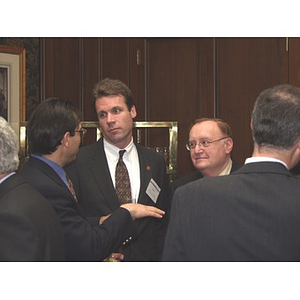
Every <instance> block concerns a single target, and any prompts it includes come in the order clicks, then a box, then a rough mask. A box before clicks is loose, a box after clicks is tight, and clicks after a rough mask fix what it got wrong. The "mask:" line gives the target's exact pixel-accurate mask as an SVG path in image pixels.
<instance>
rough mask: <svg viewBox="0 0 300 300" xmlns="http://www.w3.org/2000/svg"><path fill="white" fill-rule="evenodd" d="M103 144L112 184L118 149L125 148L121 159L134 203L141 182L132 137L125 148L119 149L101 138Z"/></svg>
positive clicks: (137, 157) (137, 158)
mask: <svg viewBox="0 0 300 300" xmlns="http://www.w3.org/2000/svg"><path fill="white" fill-rule="evenodd" d="M103 145H104V152H105V155H106V159H107V163H108V168H109V172H110V176H111V179H112V182H113V185H114V186H115V172H116V165H117V162H118V160H119V151H120V150H126V152H125V153H124V155H123V161H124V163H125V165H126V168H127V170H128V174H129V178H130V187H131V195H132V202H135V203H136V202H137V200H138V197H139V193H140V185H141V183H140V164H139V156H138V153H137V150H136V146H135V144H134V142H133V138H132V139H131V142H130V143H129V145H128V146H127V147H126V148H125V149H119V148H118V147H116V146H114V145H112V144H110V143H108V142H107V141H106V140H105V139H103Z"/></svg>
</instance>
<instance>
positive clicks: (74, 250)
mask: <svg viewBox="0 0 300 300" xmlns="http://www.w3.org/2000/svg"><path fill="white" fill-rule="evenodd" d="M27 132H28V143H29V149H30V151H31V157H30V158H29V160H28V163H27V164H26V165H25V166H24V168H23V169H22V170H21V172H20V173H21V175H22V176H23V177H24V178H25V179H26V180H27V181H28V182H29V183H30V184H31V185H32V186H33V187H34V188H36V189H37V190H38V191H39V192H40V193H41V194H42V195H43V196H44V197H45V198H46V199H47V200H48V201H49V203H50V204H51V205H52V207H53V208H54V210H55V211H56V213H57V215H58V217H59V219H60V222H61V225H62V229H63V232H64V237H65V246H66V260H70V261H101V260H103V259H105V258H106V257H107V256H108V255H109V254H110V253H112V252H114V251H115V250H117V249H119V247H121V245H122V243H127V242H128V241H129V240H131V238H132V236H133V235H134V234H135V232H136V230H135V224H134V220H135V219H137V218H140V217H145V216H146V217H149V216H151V217H158V218H160V217H161V216H162V214H163V212H162V211H161V210H159V209H157V208H155V207H148V206H143V205H140V204H132V203H131V204H124V205H122V206H121V207H119V208H118V209H116V210H115V211H114V212H113V213H112V214H111V216H110V217H109V218H108V219H107V220H106V221H105V222H104V223H103V224H102V225H99V224H98V223H97V224H95V225H94V226H91V224H90V223H89V222H88V221H87V219H86V217H85V215H84V213H83V211H82V208H81V207H80V205H79V203H78V202H77V197H76V194H75V193H74V189H73V187H72V183H71V181H70V180H69V178H68V177H67V176H66V173H65V171H64V169H63V167H64V166H65V165H66V164H68V163H70V162H71V161H73V160H74V159H75V158H76V154H77V152H78V149H79V145H80V143H81V139H82V136H83V134H84V132H85V131H84V129H82V128H81V122H80V119H79V113H78V111H77V110H76V109H75V107H74V106H73V105H72V104H71V103H70V102H68V101H65V100H62V99H48V100H46V101H43V102H42V103H41V104H40V105H39V106H38V107H37V108H36V109H35V111H34V112H33V113H32V115H31V117H30V119H29V121H28V124H27ZM98 219H99V218H98ZM120 258H121V259H122V257H120Z"/></svg>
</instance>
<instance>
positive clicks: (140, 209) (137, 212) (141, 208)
mask: <svg viewBox="0 0 300 300" xmlns="http://www.w3.org/2000/svg"><path fill="white" fill-rule="evenodd" d="M121 207H123V208H125V209H127V210H128V211H129V212H130V214H131V217H132V219H133V220H135V219H140V218H144V217H153V218H162V217H163V216H164V214H165V212H164V211H163V210H161V209H159V208H157V207H155V206H148V205H143V204H139V203H126V204H122V205H121Z"/></svg>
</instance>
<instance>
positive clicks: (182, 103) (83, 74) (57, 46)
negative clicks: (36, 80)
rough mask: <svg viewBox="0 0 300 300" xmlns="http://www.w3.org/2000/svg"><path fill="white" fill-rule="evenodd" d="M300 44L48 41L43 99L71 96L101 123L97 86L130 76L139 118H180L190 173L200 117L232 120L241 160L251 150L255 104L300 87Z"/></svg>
mask: <svg viewBox="0 0 300 300" xmlns="http://www.w3.org/2000/svg"><path fill="white" fill-rule="evenodd" d="M299 49H300V41H299V39H297V38H293V39H286V38H42V51H41V53H42V68H41V69H42V88H41V90H42V95H43V97H42V98H44V99H45V98H48V97H53V96H55V97H62V98H66V99H69V100H70V101H72V102H73V103H74V104H75V105H76V106H77V107H79V108H80V109H81V111H82V114H83V119H84V120H85V121H91V120H96V117H95V115H94V111H93V107H92V104H91V99H92V89H93V86H94V84H95V83H97V82H98V81H99V80H101V79H103V78H105V77H110V78H118V79H120V80H122V81H124V82H125V83H126V84H128V85H129V87H130V88H131V90H132V92H133V94H134V96H135V101H136V106H137V111H138V116H137V119H136V120H137V121H178V123H179V135H178V176H182V175H183V174H185V173H188V172H190V171H192V170H193V166H192V164H191V162H190V158H189V153H188V152H187V150H186V149H185V143H186V142H187V139H188V131H189V126H190V124H191V122H192V121H193V120H194V119H195V118H198V117H213V116H215V117H219V118H222V119H224V120H225V121H226V122H228V123H229V124H230V125H231V127H232V130H233V134H234V150H233V157H234V159H235V160H236V161H237V162H239V163H243V162H244V159H245V158H246V157H248V156H249V155H251V152H252V138H251V133H250V126H249V124H250V113H251V110H252V106H253V103H254V101H255V99H256V97H257V96H258V94H259V93H260V92H261V91H262V90H263V89H265V88H268V87H270V86H273V85H277V84H282V83H291V84H294V85H298V86H300V72H299V70H300V68H299V66H300V57H299V55H298V53H299V51H298V50H299ZM160 136H161V133H152V134H151V135H149V136H147V142H149V143H151V144H152V145H153V146H160V143H164V141H162V139H161V138H160ZM162 146H163V145H162Z"/></svg>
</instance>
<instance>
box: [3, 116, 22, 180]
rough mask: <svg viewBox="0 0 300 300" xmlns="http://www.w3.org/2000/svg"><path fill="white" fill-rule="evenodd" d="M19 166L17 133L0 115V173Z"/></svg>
mask: <svg viewBox="0 0 300 300" xmlns="http://www.w3.org/2000/svg"><path fill="white" fill-rule="evenodd" d="M18 166H19V156H18V138H17V135H16V134H15V132H14V131H13V129H12V128H11V126H10V125H9V124H8V122H7V121H6V120H5V119H4V118H2V117H0V174H4V173H9V172H13V171H16V170H17V169H18Z"/></svg>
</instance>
